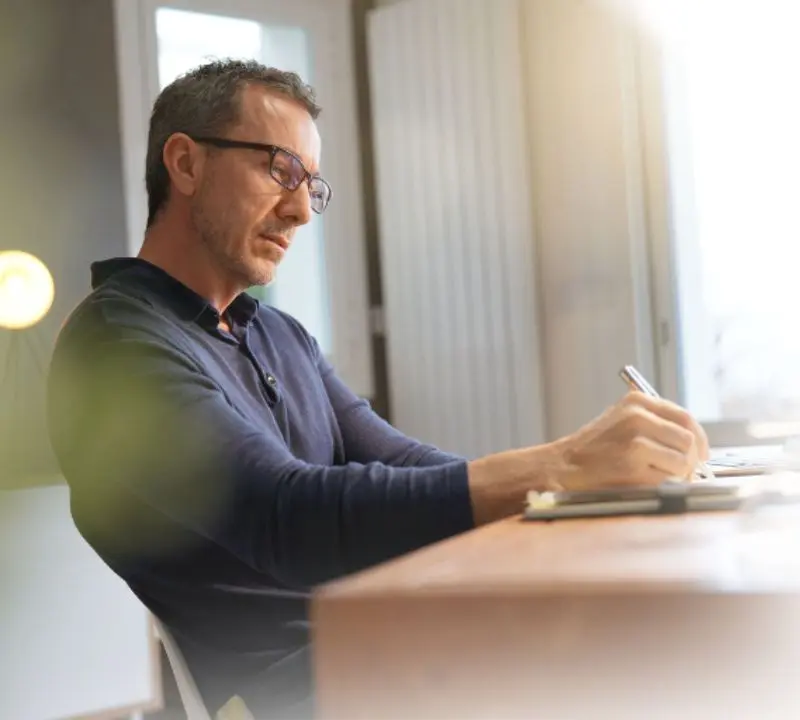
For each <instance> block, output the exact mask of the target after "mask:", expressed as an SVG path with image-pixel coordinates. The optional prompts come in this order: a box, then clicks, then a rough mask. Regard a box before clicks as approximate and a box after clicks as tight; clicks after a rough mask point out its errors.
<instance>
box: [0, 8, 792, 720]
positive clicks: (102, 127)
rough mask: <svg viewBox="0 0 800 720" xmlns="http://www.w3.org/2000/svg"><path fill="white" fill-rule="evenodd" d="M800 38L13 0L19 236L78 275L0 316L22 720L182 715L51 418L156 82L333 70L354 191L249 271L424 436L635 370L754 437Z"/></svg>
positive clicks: (516, 423)
mask: <svg viewBox="0 0 800 720" xmlns="http://www.w3.org/2000/svg"><path fill="white" fill-rule="evenodd" d="M799 33H800V6H798V4H797V3H794V2H791V1H790V0H757V1H756V0H727V1H726V2H723V1H722V0H693V1H688V0H292V2H289V0H174V1H173V2H168V1H166V0H117V1H115V0H16V1H15V0H0V97H2V105H1V106H0V208H2V211H1V212H0V253H2V252H3V251H12V250H13V251H20V250H21V251H24V252H26V253H29V254H31V255H33V256H35V257H36V258H38V259H39V260H40V261H41V262H42V263H44V265H45V266H46V268H47V269H48V270H49V273H50V275H51V277H52V281H53V286H54V290H55V294H54V300H53V303H52V306H51V307H50V308H49V312H47V313H46V315H45V316H44V318H43V319H41V321H39V322H36V323H35V324H33V325H31V326H29V327H25V328H17V329H11V328H5V327H3V328H0V372H3V375H2V380H0V392H1V393H2V398H1V399H0V431H1V434H0V487H2V491H0V492H2V499H0V528H1V529H0V583H2V596H1V597H2V599H1V600H0V613H2V614H1V615H0V638H2V639H0V668H3V673H2V676H0V717H2V718H9V720H12V719H13V720H50V719H57V718H67V717H100V716H102V717H108V718H112V717H131V716H137V714H142V713H144V714H147V715H148V716H149V717H180V714H174V713H173V714H170V713H171V712H172V711H171V710H169V709H167V710H160V711H159V710H158V708H159V706H161V705H164V704H166V705H167V706H168V708H169V706H170V702H169V701H168V698H169V695H170V693H171V692H172V689H171V685H170V683H171V682H172V681H171V679H170V675H169V672H168V669H167V665H166V663H165V662H163V661H162V660H163V659H162V658H161V655H160V650H159V649H158V646H157V644H156V643H155V641H154V639H153V633H152V628H151V626H150V621H149V618H148V617H147V615H146V613H145V612H144V610H143V609H142V608H141V607H140V606H138V604H137V603H136V601H135V600H134V599H133V597H132V596H131V595H130V593H129V592H128V591H127V588H126V587H125V586H123V585H122V584H121V583H120V582H119V581H118V580H117V579H116V578H115V577H113V576H111V575H110V573H109V572H108V571H106V570H105V568H104V567H103V566H102V565H101V564H100V562H99V561H98V560H97V559H96V558H95V556H94V555H93V553H92V552H91V551H90V550H89V549H88V548H87V547H86V546H85V545H84V544H83V541H82V540H81V539H80V537H79V536H78V535H77V533H76V532H75V531H74V529H73V527H72V524H71V519H70V517H69V508H68V493H67V490H66V488H65V486H64V485H63V483H62V481H61V479H60V478H59V476H58V470H57V467H56V465H55V462H54V460H53V457H52V455H51V452H50V449H49V447H48V443H47V438H46V433H45V429H44V417H43V397H44V396H43V388H44V372H45V369H46V365H47V361H48V353H49V348H50V347H51V346H52V343H53V341H54V338H55V336H56V333H57V331H58V328H59V327H60V326H61V324H62V323H63V321H64V319H65V318H66V316H67V314H68V313H69V312H70V310H71V309H72V308H73V307H75V305H76V304H77V303H78V302H79V301H80V300H81V299H82V298H83V297H84V296H85V295H86V294H87V292H88V290H89V264H90V263H91V262H92V261H94V260H98V259H102V258H107V257H112V256H118V255H125V254H135V253H136V252H137V251H138V248H139V245H140V243H141V239H142V232H143V229H144V221H145V218H146V196H145V190H144V181H143V168H144V155H145V147H146V130H147V121H148V116H149V111H150V106H151V104H152V102H153V100H154V98H155V97H156V95H157V94H158V92H159V90H160V89H161V88H162V87H164V85H166V84H168V83H169V82H170V81H171V80H172V79H174V78H175V77H176V76H177V75H178V74H180V73H182V72H183V71H185V70H187V69H189V68H191V67H193V66H195V65H197V64H199V63H201V62H203V60H204V59H207V58H209V57H248V58H257V59H259V60H261V61H263V62H264V63H266V64H269V65H275V66H278V67H281V68H283V69H291V70H295V71H297V72H298V73H300V74H301V75H302V76H303V78H304V79H306V80H307V81H308V82H310V83H311V84H313V85H314V86H315V87H316V88H317V91H318V95H319V100H320V103H321V104H322V106H323V108H324V112H323V115H322V116H321V118H320V121H319V125H320V130H321V133H322V137H323V168H324V172H325V176H326V178H328V179H329V181H330V182H331V185H332V186H333V188H334V199H333V202H332V204H331V207H330V209H329V211H328V212H327V213H326V214H325V216H324V217H318V218H315V219H314V222H312V223H311V224H310V225H309V226H308V227H306V228H304V229H303V230H302V232H301V234H300V235H299V236H298V241H297V242H296V243H295V244H294V246H293V250H292V252H291V253H290V254H289V256H288V258H287V260H286V262H285V264H284V265H283V266H282V267H281V270H280V274H279V277H278V280H277V281H276V283H275V284H274V285H272V286H270V288H268V289H266V290H263V289H254V290H253V291H252V292H254V293H255V294H257V295H258V296H259V297H260V298H261V299H262V300H263V301H265V302H269V303H272V304H275V305H276V306H278V307H280V308H282V309H284V310H286V311H288V312H290V313H292V314H294V315H295V316H296V317H298V319H300V320H301V321H302V322H303V323H304V324H305V325H306V327H307V328H308V329H309V330H310V331H311V332H312V333H313V334H314V335H315V336H316V337H317V338H318V340H319V341H320V344H321V346H322V348H323V350H324V351H325V353H326V354H327V355H328V356H329V358H330V359H331V361H332V362H333V363H334V365H335V366H336V368H337V370H338V371H339V373H340V374H341V375H342V377H343V378H344V379H345V380H346V381H347V382H348V383H349V384H350V386H351V387H352V388H353V389H354V390H355V391H356V392H358V393H359V394H361V395H363V396H364V397H367V398H369V399H370V400H371V401H372V403H373V405H374V407H375V409H376V410H377V411H378V412H379V413H381V414H382V415H384V416H385V417H387V418H389V419H390V420H391V421H392V422H394V423H395V424H396V425H397V426H398V427H400V429H402V430H404V431H405V432H407V433H409V434H411V435H414V436H416V437H418V438H420V439H422V440H425V441H428V442H431V443H434V444H436V445H439V446H440V447H442V448H443V449H445V450H449V451H452V452H456V453H460V454H462V455H465V456H467V457H476V456H480V455H483V454H486V453H488V452H492V451H497V450H502V449H505V448H508V447H515V446H522V445H528V444H533V443H537V442H542V441H546V440H549V439H553V438H556V437H558V436H561V435H564V434H566V433H569V432H572V431H574V430H576V429H577V428H578V427H579V426H580V425H581V424H583V423H585V422H586V421H588V420H589V419H590V418H591V417H593V416H594V415H596V414H597V413H599V412H600V411H602V410H603V409H604V408H605V407H606V406H607V405H608V404H610V403H612V402H614V401H615V400H616V399H617V398H618V397H619V395H620V393H621V392H622V390H623V387H622V384H621V383H620V381H619V379H618V378H617V372H618V369H619V368H620V366H622V365H623V364H626V363H632V364H635V365H637V366H638V367H639V368H640V369H641V370H642V371H643V372H644V374H645V375H647V376H648V377H651V378H652V380H653V384H654V385H656V387H658V388H659V389H660V391H661V392H662V393H663V394H664V395H666V396H667V397H670V398H672V399H675V400H677V401H679V402H681V403H682V404H684V405H685V406H687V407H688V408H689V409H690V410H691V411H692V412H693V413H695V414H696V415H697V416H698V418H699V419H700V420H701V421H702V422H703V423H704V425H705V427H706V428H707V430H708V432H709V435H710V437H711V440H712V443H713V444H714V445H717V446H725V445H743V444H757V443H761V442H764V441H765V440H767V439H773V438H785V437H790V436H792V435H793V434H795V432H796V429H797V427H798V425H797V422H798V421H800V373H797V368H798V366H800V334H798V333H796V332H795V326H796V316H797V308H798V307H800V302H799V301H800V282H798V272H797V271H798V260H799V259H800V250H798V248H800V216H799V215H798V213H797V207H798V205H797V202H796V201H795V197H794V196H795V193H796V191H797V187H798V167H800V162H798V161H800V134H798V132H797V128H798V127H800V95H798V89H797V88H798V84H797V81H796V72H797V70H796V69H797V68H798V67H800V44H798V43H797V42H796V38H797V37H798V34H799ZM1 260H2V255H1V254H0V261H1ZM9 277H10V276H9ZM7 281H8V278H6V277H5V276H4V275H3V274H2V262H0V286H2V285H3V283H4V282H7ZM9 282H10V281H9ZM8 287H9V288H10V287H11V286H10V285H9V286H8ZM15 287H16V286H15ZM22 297H23V296H22V295H14V294H13V293H12V292H11V291H10V290H8V288H6V289H5V290H4V289H3V287H0V300H2V301H4V302H6V303H12V304H13V303H14V302H22V300H20V298H22ZM9 298H10V299H9ZM14 298H16V299H14ZM162 678H165V680H164V681H163V684H164V688H165V689H164V691H163V692H162ZM162 695H163V696H164V697H167V701H166V703H165V702H164V698H163V697H162ZM175 712H178V711H175Z"/></svg>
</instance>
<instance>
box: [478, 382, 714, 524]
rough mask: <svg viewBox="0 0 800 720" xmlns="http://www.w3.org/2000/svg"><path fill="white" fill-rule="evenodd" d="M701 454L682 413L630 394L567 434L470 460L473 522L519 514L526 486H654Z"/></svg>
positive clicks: (686, 469) (698, 430)
mask: <svg viewBox="0 0 800 720" xmlns="http://www.w3.org/2000/svg"><path fill="white" fill-rule="evenodd" d="M707 458H708V439H707V437H706V434H705V432H704V431H703V429H702V427H701V426H700V425H699V423H698V422H697V421H696V420H695V419H694V418H693V417H692V416H691V415H690V414H689V413H688V412H686V410H684V409H683V408H681V407H679V406H678V405H676V404H674V403H672V402H670V401H668V400H663V399H658V398H651V397H648V396H646V395H643V394H642V393H637V392H633V393H630V394H628V395H627V396H625V397H624V398H623V399H622V400H621V401H620V402H618V403H617V404H616V405H614V406H612V407H610V408H609V409H608V410H606V412H604V413H603V414H602V415H600V417H598V418H596V419H595V420H592V421H591V422H590V423H588V424H587V425H585V426H584V427H582V428H581V429H580V430H578V431H577V432H575V433H573V434H572V435H568V436H566V437H564V438H561V439H560V440H557V441H555V442H553V443H549V444H547V445H541V446H537V447H532V448H525V449H522V450H512V451H509V452H505V453H499V454H497V455H490V456H488V457H485V458H482V459H480V460H476V461H473V462H472V463H470V469H469V473H470V493H471V497H472V506H473V514H474V516H475V522H476V523H477V524H481V523H484V522H490V521H492V520H496V519H499V518H501V517H504V516H507V515H512V514H515V513H517V512H520V511H521V509H522V507H523V503H524V499H525V495H526V494H527V492H528V491H529V490H539V491H546V490H591V489H603V488H610V487H619V486H622V485H658V484H659V483H661V482H663V481H664V480H665V479H667V478H668V477H682V478H685V477H689V476H690V475H691V473H692V472H693V470H694V468H695V466H696V465H697V462H698V460H706V459H707Z"/></svg>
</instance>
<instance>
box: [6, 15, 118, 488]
mask: <svg viewBox="0 0 800 720" xmlns="http://www.w3.org/2000/svg"><path fill="white" fill-rule="evenodd" d="M115 62H116V61H115V55H114V31H113V19H112V7H111V0H36V1H35V2H22V1H15V0H0V97H2V98H3V110H2V112H1V113H0V158H2V162H0V248H2V249H20V250H26V251H29V252H32V253H34V254H35V255H38V256H39V257H40V258H41V259H42V260H43V261H44V262H45V263H46V264H47V265H48V267H49V268H50V270H51V272H52V273H53V276H54V280H55V286H56V299H55V303H54V306H53V309H52V311H51V312H50V314H49V316H48V317H47V318H45V320H44V321H43V322H42V323H41V325H40V326H39V327H38V328H37V329H36V330H35V331H26V332H25V336H24V338H23V339H25V340H26V341H30V343H34V342H35V343H36V344H37V347H38V349H39V351H40V352H39V354H40V355H45V354H46V353H47V350H48V348H49V347H50V346H51V345H52V341H53V338H54V337H55V334H56V332H57V330H58V328H59V327H60V325H61V323H62V322H63V321H64V319H65V317H66V315H67V314H68V312H69V311H70V310H71V309H72V308H73V307H74V306H75V305H76V304H77V303H78V302H79V300H80V299H81V298H82V297H83V296H84V295H85V294H86V293H87V291H88V290H89V264H90V262H92V261H93V260H97V259H100V258H104V257H108V256H113V255H119V254H122V253H123V252H124V247H125V216H124V205H123V194H122V179H121V177H122V176H121V156H120V147H119V121H118V109H117V80H116V65H115ZM0 333H2V334H0V362H2V360H3V359H4V356H5V354H6V353H5V350H6V348H7V345H8V341H9V336H8V333H5V332H3V331H0ZM45 359H46V358H45ZM20 365H21V367H20V368H19V371H20V378H19V382H18V383H17V387H16V388H15V389H14V392H16V396H14V395H12V388H10V387H9V386H8V383H6V384H5V385H3V386H0V393H2V403H0V407H2V408H3V409H4V410H5V415H0V417H1V418H2V420H0V433H2V434H0V487H3V486H9V485H20V484H24V483H33V482H38V479H39V478H49V477H51V474H52V471H53V470H54V469H55V463H54V460H53V458H52V456H51V453H50V451H49V446H48V443H47V440H46V433H45V429H44V415H43V392H42V391H43V383H42V379H41V373H40V371H39V369H38V367H37V364H36V362H34V358H33V355H32V354H31V352H30V350H28V349H27V348H26V349H25V353H24V354H23V356H22V358H21V363H20ZM0 367H2V366H0ZM0 372H2V370H0ZM23 402H24V409H23V408H21V407H20V405H21V403H23ZM12 405H13V406H14V407H15V408H16V410H14V408H13V407H11V406H12ZM12 412H13V414H14V417H9V414H11V413H12ZM9 426H10V430H11V432H12V435H11V436H9V435H8V431H4V430H5V428H7V427H9Z"/></svg>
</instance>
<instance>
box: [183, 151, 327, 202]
mask: <svg viewBox="0 0 800 720" xmlns="http://www.w3.org/2000/svg"><path fill="white" fill-rule="evenodd" d="M187 137H189V138H191V139H192V140H194V142H196V143H200V144H201V145H211V146H212V147H216V148H220V149H222V150H230V149H233V150H235V149H239V150H256V151H259V152H266V153H269V175H270V177H271V178H272V179H273V180H274V181H275V182H276V183H278V185H280V186H281V187H282V188H284V189H285V190H288V191H289V192H294V191H295V190H297V188H299V187H300V186H301V185H302V184H303V183H304V182H305V183H308V187H309V190H310V189H311V181H312V180H319V181H320V182H321V183H323V184H324V185H325V187H327V188H328V200H327V202H326V203H325V205H324V207H323V208H322V209H321V210H315V209H314V204H313V202H312V203H311V209H312V210H313V211H314V212H315V213H316V214H317V215H322V213H324V212H325V210H326V209H327V208H328V205H330V202H331V198H332V197H333V188H331V186H330V184H329V183H328V181H327V180H325V178H323V177H322V176H321V175H313V174H311V173H310V172H308V170H306V166H305V165H304V164H303V161H302V160H301V159H300V158H299V157H298V156H297V155H296V154H295V153H293V152H292V151H291V150H288V149H286V148H285V147H281V146H280V145H271V144H267V143H259V142H252V141H250V140H232V139H229V138H220V137H210V136H194V135H188V136H187ZM279 152H283V153H286V154H287V155H289V156H290V157H292V158H294V159H295V160H296V161H297V162H298V164H299V165H300V167H301V168H302V170H303V173H304V175H303V177H302V178H301V179H300V181H299V182H298V183H297V185H296V186H295V187H290V186H289V185H286V184H285V183H284V182H281V180H280V179H279V178H277V177H275V175H274V174H273V172H272V164H273V163H274V162H275V156H276V155H277V154H278V153H279Z"/></svg>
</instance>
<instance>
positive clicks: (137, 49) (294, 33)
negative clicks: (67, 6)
mask: <svg viewBox="0 0 800 720" xmlns="http://www.w3.org/2000/svg"><path fill="white" fill-rule="evenodd" d="M116 13H117V36H118V57H119V69H120V93H121V104H122V124H123V128H122V129H123V148H124V163H125V164H124V167H125V176H126V177H125V179H126V194H127V204H128V235H129V250H130V252H131V253H132V254H135V253H136V252H138V249H139V247H140V245H141V239H142V236H143V232H144V227H145V223H146V208H147V202H146V193H145V188H144V182H143V178H144V159H145V154H146V143H147V126H148V120H149V114H150V109H151V107H152V104H153V102H154V100H155V98H156V97H157V95H158V93H159V92H160V91H161V89H163V88H164V87H165V86H166V85H168V84H169V83H170V82H172V80H174V79H175V78H176V77H177V76H178V75H180V74H182V73H183V72H186V71H187V70H189V69H191V68H193V67H196V66H197V65H200V64H201V63H203V62H205V61H206V60H208V59H212V58H241V59H255V60H259V61H260V62H263V63H264V64H266V65H271V66H275V67H279V68H281V69H283V70H292V71H294V72H296V73H298V74H299V75H300V76H301V77H302V78H303V80H304V81H306V82H308V83H310V84H311V85H313V86H314V88H315V89H316V91H317V96H318V99H319V102H320V104H321V105H322V107H323V113H322V115H321V117H320V119H319V127H320V132H321V134H322V139H323V158H322V169H323V172H324V174H325V177H326V179H327V180H328V181H329V182H330V184H331V186H332V187H333V190H334V199H333V200H332V202H331V205H330V206H329V208H328V210H327V211H326V213H325V215H323V216H315V217H314V218H313V219H312V222H311V223H310V224H309V225H307V226H306V227H304V228H301V229H300V230H299V231H298V234H297V237H296V242H295V243H294V245H293V246H292V251H291V252H290V253H289V254H288V255H287V257H286V260H285V261H284V263H283V264H282V265H281V268H280V271H279V274H278V277H277V279H276V281H275V282H274V283H273V284H272V285H271V286H270V287H269V288H268V289H259V290H254V293H255V294H257V295H258V296H259V297H260V299H262V300H264V301H266V302H268V303H270V304H272V305H275V306H276V307H278V308H280V309H281V310H284V311H286V312H288V313H290V314H291V315H293V316H294V317H296V318H297V319H298V320H299V321H300V322H301V323H303V325H304V326H305V327H306V328H307V329H308V331H309V332H310V333H311V334H312V335H314V336H315V337H316V338H317V340H318V342H319V343H320V346H321V347H322V349H323V351H324V352H325V354H326V356H328V357H329V359H330V360H331V361H332V362H333V364H334V365H335V366H336V368H337V370H338V371H339V373H340V374H341V376H342V377H343V378H344V380H345V381H346V382H347V383H348V384H349V385H350V386H351V387H352V388H353V390H354V391H355V392H357V393H359V394H361V395H364V396H369V395H371V394H372V361H371V355H370V348H371V343H370V336H369V324H368V317H369V308H368V306H367V302H368V300H367V297H368V295H367V285H366V283H367V279H366V258H365V243H364V231H363V213H362V206H361V199H360V198H361V184H360V183H361V181H360V177H359V170H358V167H359V165H358V162H359V152H358V135H357V126H356V122H357V121H356V107H355V87H354V72H353V62H352V41H351V35H350V19H351V16H350V7H349V3H348V2H347V1H346V0H295V1H294V2H292V3H288V2H285V1H281V0H257V1H255V0H118V2H117V3H116Z"/></svg>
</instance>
